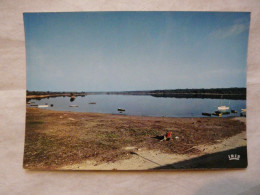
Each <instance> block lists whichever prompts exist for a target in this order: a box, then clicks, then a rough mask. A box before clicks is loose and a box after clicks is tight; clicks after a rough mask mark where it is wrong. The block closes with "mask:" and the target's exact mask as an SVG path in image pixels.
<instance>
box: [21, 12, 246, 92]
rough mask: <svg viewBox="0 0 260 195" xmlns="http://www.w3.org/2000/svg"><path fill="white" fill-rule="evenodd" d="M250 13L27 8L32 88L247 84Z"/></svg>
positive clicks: (124, 87) (137, 88)
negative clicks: (31, 10) (42, 10)
mask: <svg viewBox="0 0 260 195" xmlns="http://www.w3.org/2000/svg"><path fill="white" fill-rule="evenodd" d="M249 22H250V13H246V12H74V13H25V14H24V25H25V38H26V61H27V62H26V63H27V89H28V90H37V91H47V90H48V91H122V90H123V91H125V90H153V89H177V88H219V87H246V60H247V44H248V33H249Z"/></svg>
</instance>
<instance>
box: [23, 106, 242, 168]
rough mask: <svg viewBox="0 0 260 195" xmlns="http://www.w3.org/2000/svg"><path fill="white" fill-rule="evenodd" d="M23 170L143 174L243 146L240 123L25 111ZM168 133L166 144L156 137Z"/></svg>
mask: <svg viewBox="0 0 260 195" xmlns="http://www.w3.org/2000/svg"><path fill="white" fill-rule="evenodd" d="M26 119H27V120H26V137H25V154H24V168H28V169H69V170H114V169H116V170H147V169H154V168H158V167H164V166H166V165H168V164H173V163H178V162H181V161H185V160H189V159H193V158H196V157H200V156H203V155H205V154H213V153H216V152H221V151H226V150H230V149H233V148H238V147H241V146H246V131H245V130H246V125H245V118H240V117H238V118H170V117H169V118H166V117H141V116H124V115H112V114H99V113H77V112H63V111H51V110H44V109H39V108H29V107H28V108H27V114H26ZM166 131H171V132H172V135H173V139H172V140H171V141H160V140H159V139H158V137H160V136H161V135H164V134H165V132H166Z"/></svg>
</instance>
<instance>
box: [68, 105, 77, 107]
mask: <svg viewBox="0 0 260 195" xmlns="http://www.w3.org/2000/svg"><path fill="white" fill-rule="evenodd" d="M69 107H79V106H78V105H69Z"/></svg>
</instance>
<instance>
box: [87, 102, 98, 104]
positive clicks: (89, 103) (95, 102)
mask: <svg viewBox="0 0 260 195" xmlns="http://www.w3.org/2000/svg"><path fill="white" fill-rule="evenodd" d="M88 104H96V102H89V103H88Z"/></svg>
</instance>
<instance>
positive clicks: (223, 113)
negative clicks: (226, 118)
mask: <svg viewBox="0 0 260 195" xmlns="http://www.w3.org/2000/svg"><path fill="white" fill-rule="evenodd" d="M221 114H222V115H227V114H230V112H222V113H221Z"/></svg>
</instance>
